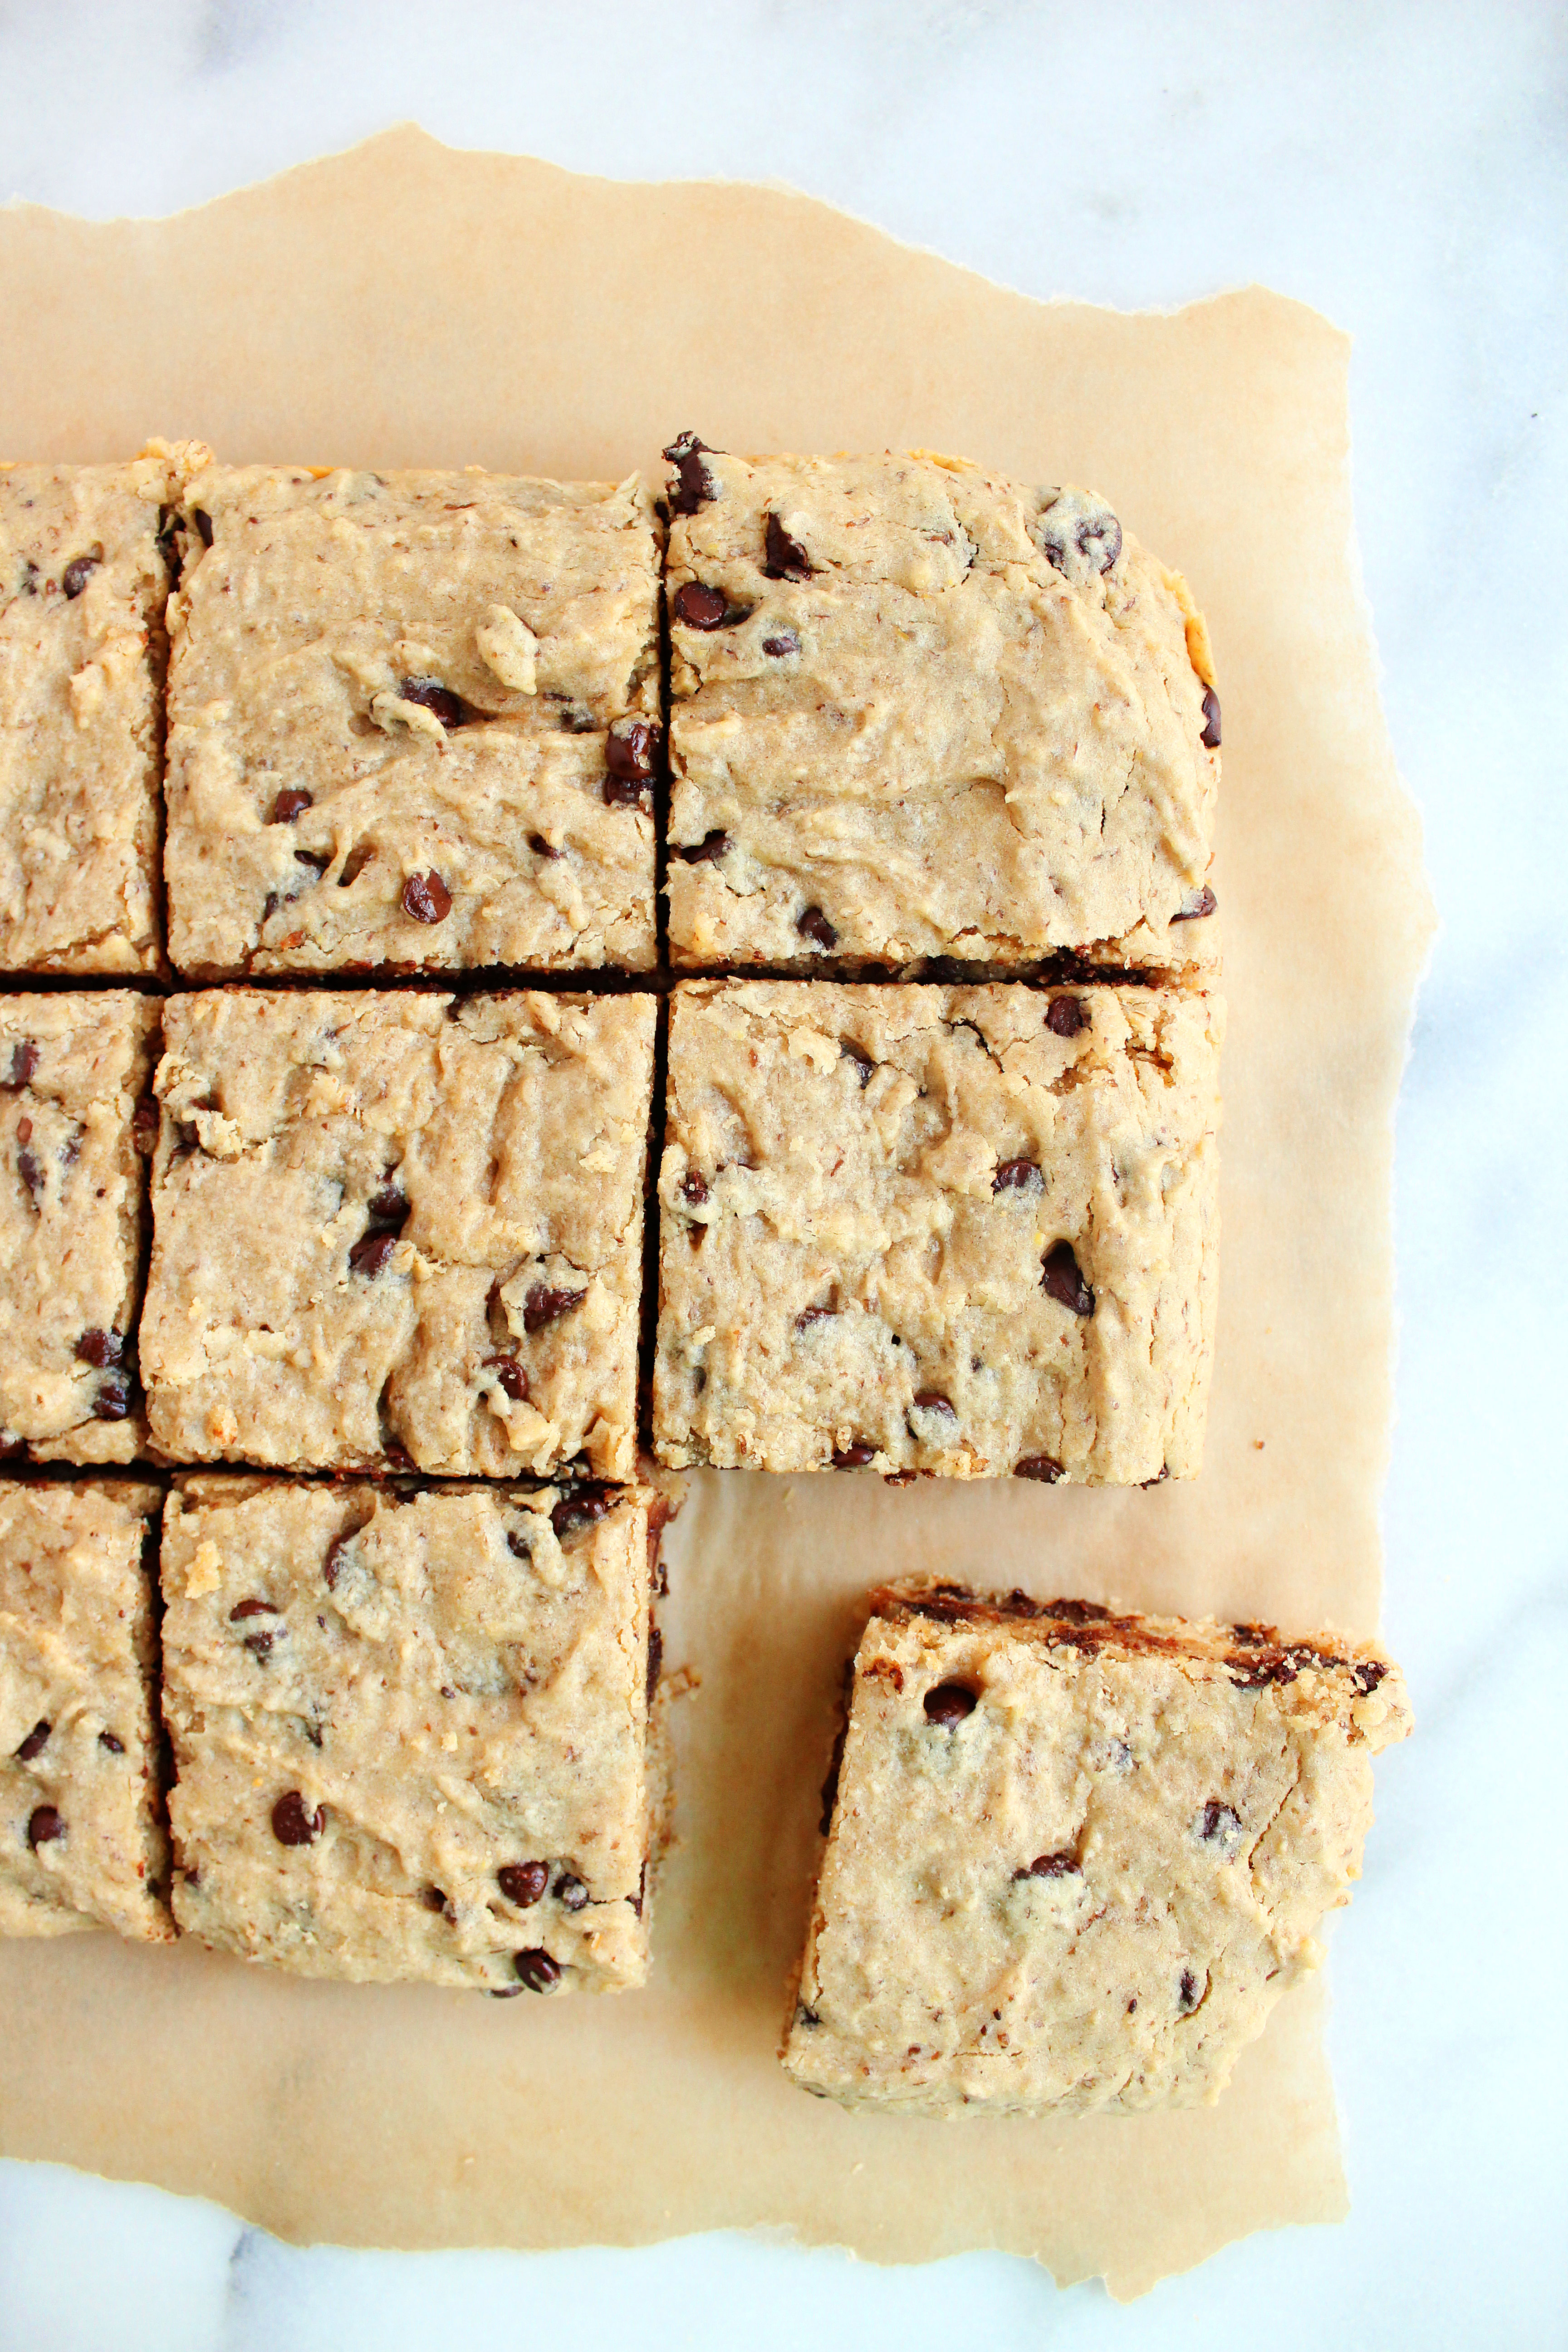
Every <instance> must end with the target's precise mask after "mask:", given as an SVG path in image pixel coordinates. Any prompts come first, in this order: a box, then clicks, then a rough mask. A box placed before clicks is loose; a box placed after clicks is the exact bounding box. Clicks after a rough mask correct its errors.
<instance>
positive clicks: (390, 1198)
mask: <svg viewBox="0 0 1568 2352" xmlns="http://www.w3.org/2000/svg"><path fill="white" fill-rule="evenodd" d="M366 1205H367V1207H368V1208H369V1210H370V1216H371V1223H373V1224H376V1225H395V1226H396V1227H397V1229H398V1231H399V1232H400V1233H401V1231H402V1230H403V1227H404V1226H405V1224H406V1223H407V1222H408V1195H407V1194H406V1192H402V1191H400V1190H399V1188H398V1187H397V1186H396V1185H395V1184H384V1185H383V1186H382V1188H381V1190H380V1192H373V1193H372V1194H371V1197H370V1200H369V1202H367V1203H366Z"/></svg>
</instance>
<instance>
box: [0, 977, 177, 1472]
mask: <svg viewBox="0 0 1568 2352" xmlns="http://www.w3.org/2000/svg"><path fill="white" fill-rule="evenodd" d="M158 1013H159V1001H158V999H157V998H156V997H149V996H138V995H133V994H132V992H130V991H129V990H125V989H105V990H103V991H101V992H93V993H91V994H88V993H86V992H80V993H78V992H66V991H61V992H58V993H51V994H48V995H38V996H4V997H0V1152H3V1153H4V1158H5V1185H4V1188H3V1190H0V1448H3V1449H4V1451H5V1452H6V1453H8V1454H16V1453H20V1452H22V1451H24V1450H25V1451H26V1453H28V1454H31V1455H32V1456H33V1457H34V1458H35V1459H36V1460H37V1461H47V1462H80V1463H99V1462H101V1463H109V1462H129V1461H131V1460H132V1458H133V1456H134V1455H135V1454H137V1453H138V1452H139V1451H140V1450H141V1439H142V1410H141V1400H140V1392H139V1391H138V1388H137V1382H136V1308H137V1304H138V1301H139V1299H140V1297H141V1285H142V1236H143V1234H144V1232H145V1229H146V1223H147V1198H146V1196H147V1167H146V1161H147V1158H148V1155H149V1154H150V1153H151V1151H152V1149H153V1139H154V1138H155V1136H156V1134H157V1124H158V1122H157V1106H156V1104H155V1103H154V1102H153V1099H152V1097H151V1095H150V1094H149V1092H148V1089H149V1088H150V1087H151V1085H152V1079H153V1061H154V1059H155V1057H156V1053H157V1035H158Z"/></svg>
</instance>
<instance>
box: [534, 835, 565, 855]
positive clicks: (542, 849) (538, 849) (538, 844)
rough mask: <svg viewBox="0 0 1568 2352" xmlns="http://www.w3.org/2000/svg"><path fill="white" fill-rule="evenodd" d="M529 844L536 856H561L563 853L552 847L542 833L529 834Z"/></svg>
mask: <svg viewBox="0 0 1568 2352" xmlns="http://www.w3.org/2000/svg"><path fill="white" fill-rule="evenodd" d="M528 845H529V847H530V849H531V850H532V852H533V854H534V856H535V857H559V856H560V855H561V852H560V851H559V850H558V849H552V848H551V846H550V844H549V843H548V842H547V841H546V840H545V838H544V835H542V833H531V834H530V835H529V836H528Z"/></svg>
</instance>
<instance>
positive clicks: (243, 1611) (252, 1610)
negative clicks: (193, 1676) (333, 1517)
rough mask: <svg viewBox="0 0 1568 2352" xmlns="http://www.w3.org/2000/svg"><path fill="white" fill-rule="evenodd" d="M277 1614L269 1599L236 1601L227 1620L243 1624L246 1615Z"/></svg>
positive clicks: (233, 1623) (267, 1615)
mask: <svg viewBox="0 0 1568 2352" xmlns="http://www.w3.org/2000/svg"><path fill="white" fill-rule="evenodd" d="M338 1542H339V1543H341V1542H342V1537H341V1536H340V1537H339V1538H338ZM332 1549H333V1551H335V1550H336V1549H337V1545H336V1544H334V1545H333V1547H332ZM327 1556H328V1558H329V1559H331V1553H329V1554H328V1555H327ZM329 1581H330V1580H329ZM277 1614H278V1612H277V1610H276V1609H274V1607H273V1606H272V1603H271V1601H236V1602H235V1604H234V1607H233V1608H232V1609H231V1610H230V1611H229V1612H228V1622H229V1623H230V1624H231V1625H243V1624H244V1622H245V1621H246V1619H247V1617H276V1616H277Z"/></svg>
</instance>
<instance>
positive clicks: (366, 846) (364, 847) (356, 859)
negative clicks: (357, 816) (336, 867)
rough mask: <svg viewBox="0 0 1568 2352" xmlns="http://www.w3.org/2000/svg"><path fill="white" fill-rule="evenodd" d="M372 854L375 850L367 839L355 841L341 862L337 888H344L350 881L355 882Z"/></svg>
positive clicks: (368, 862)
mask: <svg viewBox="0 0 1568 2352" xmlns="http://www.w3.org/2000/svg"><path fill="white" fill-rule="evenodd" d="M374 856H375V851H374V848H373V847H372V845H371V844H370V843H369V842H368V841H356V842H355V844H354V845H353V848H352V849H351V850H350V852H349V854H348V856H346V857H345V858H344V860H343V862H342V870H341V872H340V873H339V875H338V887H339V889H340V890H346V889H347V888H348V887H349V885H350V883H351V882H357V881H358V880H359V877H360V876H361V875H362V874H363V872H364V869H365V867H366V866H368V865H369V864H370V861H371V859H372V858H373V857H374Z"/></svg>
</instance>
